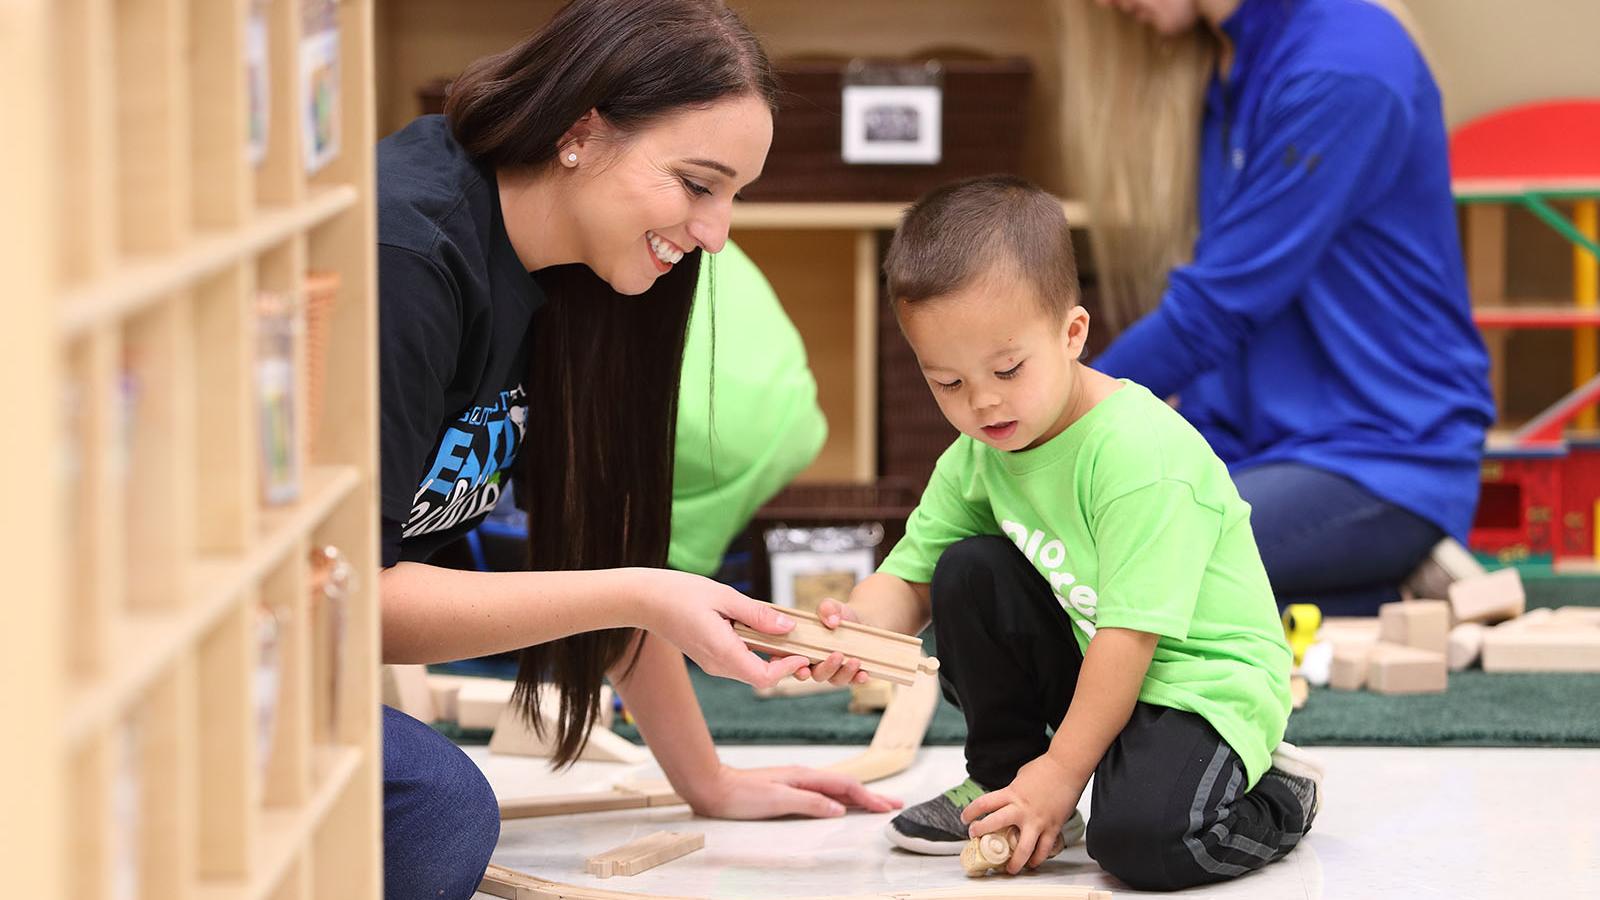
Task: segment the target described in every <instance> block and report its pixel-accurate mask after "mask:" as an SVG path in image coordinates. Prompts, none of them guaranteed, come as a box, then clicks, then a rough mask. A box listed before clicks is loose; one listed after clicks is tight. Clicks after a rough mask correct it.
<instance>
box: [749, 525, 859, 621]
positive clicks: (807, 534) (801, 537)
mask: <svg viewBox="0 0 1600 900" xmlns="http://www.w3.org/2000/svg"><path fill="white" fill-rule="evenodd" d="M882 541H883V526H882V525H878V524H876V523H873V524H867V525H860V526H845V527H834V526H824V527H815V528H787V527H779V528H774V529H771V530H769V531H768V532H767V533H766V536H765V543H766V545H767V568H768V571H769V573H770V574H771V581H772V602H773V603H774V604H776V605H778V606H787V607H791V608H794V609H801V610H804V611H806V612H816V609H817V604H819V603H821V602H822V601H823V600H826V599H829V598H832V599H834V600H838V601H839V602H840V603H843V602H845V601H846V600H848V599H849V598H850V589H851V588H853V587H855V586H856V583H857V582H859V581H861V580H862V579H864V578H866V577H867V576H868V575H871V574H872V572H873V569H874V568H875V567H876V563H877V550H876V548H877V546H878V544H879V543H881V542H882Z"/></svg>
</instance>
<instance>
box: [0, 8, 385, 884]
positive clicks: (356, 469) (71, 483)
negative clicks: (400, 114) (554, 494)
mask: <svg viewBox="0 0 1600 900" xmlns="http://www.w3.org/2000/svg"><path fill="white" fill-rule="evenodd" d="M3 6H4V10H3V12H0V78H3V80H4V83H5V84H6V85H7V97H8V103H9V104H10V108H11V111H12V112H13V113H14V114H16V115H18V116H22V117H23V119H22V120H19V121H24V120H25V121H26V123H27V124H26V125H25V126H19V127H15V128H6V129H3V130H0V209H3V210H4V211H5V214H4V216H0V223H3V224H0V236H3V239H0V265H3V267H4V271H5V272H6V278H7V288H8V296H9V298H10V302H9V304H8V308H9V309H10V310H11V313H12V315H11V316H10V317H9V319H8V346H9V347H12V349H11V350H8V352H7V353H5V354H3V355H0V356H3V361H0V367H3V371H4V374H5V375H6V376H7V381H8V383H10V384H11V385H13V387H15V388H18V389H16V390H13V391H10V392H8V394H7V397H6V400H5V401H4V402H5V404H6V406H5V410H6V413H7V420H8V421H10V422H12V423H14V426H15V427H20V428H26V429H27V432H28V439H27V440H25V441H11V442H7V446H8V449H7V451H5V452H7V453H13V452H18V453H20V452H23V451H24V450H25V452H26V454H27V456H26V458H22V457H17V458H13V457H11V456H8V457H7V458H6V460H5V461H6V464H7V470H8V471H11V472H14V473H19V474H21V475H22V476H23V477H20V478H19V479H17V481H18V484H17V492H16V493H15V494H14V495H13V497H12V498H11V499H12V501H13V503H14V504H15V505H14V506H13V508H14V509H16V510H23V509H25V510H26V513H25V515H26V521H27V525H26V527H25V528H23V529H20V530H18V532H17V533H16V534H12V533H10V532H8V534H7V547H8V552H14V553H16V554H17V555H16V556H15V557H13V558H14V559H16V560H18V561H19V565H17V566H15V567H13V571H12V578H13V581H12V587H13V589H14V590H15V591H16V592H17V596H18V597H19V598H26V600H25V602H19V603H17V604H15V609H13V610H12V615H10V616H9V617H8V620H7V625H6V628H4V629H0V633H3V635H4V636H3V637H0V659H3V660H5V663H4V665H5V666H6V669H5V674H6V677H7V679H8V680H9V683H12V684H27V685H28V686H29V687H28V690H25V691H21V692H18V693H17V696H16V697H15V699H16V700H17V701H18V704H19V705H17V706H14V707H8V713H10V714H11V715H12V716H13V717H14V719H13V720H14V721H16V722H18V723H26V728H27V729H28V736H27V739H25V740H8V741H6V742H5V745H4V750H3V751H0V753H3V756H0V762H3V763H4V769H5V771H7V772H8V773H11V775H10V776H9V777H8V778H7V781H6V791H5V796H6V798H7V803H8V805H10V806H11V808H13V809H25V810H27V815H26V827H22V828H16V829H10V830H8V832H7V839H6V840H5V841H3V842H0V847H3V848H4V849H0V860H3V861H4V863H5V869H6V871H7V873H8V874H7V884H6V893H7V894H8V895H11V896H17V897H36V898H52V900H54V898H67V900H89V898H102V897H117V896H138V897H144V898H162V900H167V898H175V900H226V898H240V900H269V898H270V900H309V898H329V900H332V898H338V900H346V898H350V900H375V898H377V897H379V896H380V894H381V893H382V889H383V874H382V857H381V853H380V851H379V841H380V834H381V826H382V823H381V809H382V802H381V799H382V798H381V789H380V776H381V773H380V768H379V765H378V759H379V746H378V745H379V727H378V726H379V720H378V716H379V709H380V706H379V703H378V684H377V674H378V620H377V601H376V596H377V594H376V591H377V583H378V577H377V576H378V573H377V567H376V560H377V519H376V514H375V512H374V511H375V510H376V502H377V501H376V490H375V480H376V476H377V450H376V448H377V390H376V383H375V375H376V370H377V365H376V343H377V342H376V278H375V274H376V273H375V240H376V236H375V229H374V222H375V216H374V203H373V177H374V172H373V163H372V154H371V152H370V148H371V146H372V143H373V140H374V131H375V127H374V121H375V117H374V106H373V101H374V97H373V78H372V70H373V48H372V34H373V30H372V19H373V3H372V0H339V2H337V3H333V4H329V5H328V6H326V7H319V9H322V10H323V11H325V12H328V13H330V14H331V22H330V24H336V25H337V33H336V36H335V37H332V38H331V40H330V41H329V42H328V43H329V44H330V45H332V46H337V48H338V53H339V56H340V66H339V67H338V70H337V80H336V81H335V80H332V79H333V70H332V69H331V68H329V69H323V70H321V72H322V76H323V78H324V79H326V80H323V81H321V82H319V84H320V87H321V88H322V91H321V99H322V100H323V103H322V104H321V105H320V108H321V109H322V110H324V111H330V112H334V113H336V114H337V116H338V118H339V120H340V123H341V132H340V142H341V145H342V148H343V152H341V153H339V154H338V155H337V157H335V158H333V159H332V160H331V161H329V162H328V163H327V164H326V165H325V166H323V167H322V168H320V169H319V170H318V171H316V172H315V173H314V174H308V170H307V167H306V166H305V165H304V163H303V152H304V151H303V149H302V148H303V146H304V144H303V138H304V137H306V134H305V132H304V131H303V129H305V128H308V127H309V125H307V124H305V123H303V122H302V120H301V113H302V104H301V102H300V100H301V98H302V90H301V86H302V68H301V49H302V43H301V37H302V35H303V34H304V33H306V24H307V20H306V19H305V18H304V17H303V13H305V12H306V11H307V10H308V9H310V8H311V7H312V5H311V4H310V3H308V2H307V0H117V2H111V0H9V2H7V3H5V4H3ZM318 21H322V20H318ZM252 25H254V26H260V27H257V28H252V27H251V26H252ZM314 30H318V31H320V26H319V28H318V29H314ZM247 33H253V34H255V35H256V36H257V37H263V38H264V40H262V41H255V42H252V41H251V40H250V39H249V38H247ZM257 49H262V50H264V55H261V54H257V53H255V52H254V51H255V50H257ZM260 62H264V63H265V66H264V68H263V67H262V66H260V65H256V63H260ZM252 72H254V73H255V74H257V75H262V76H264V77H265V84H263V83H262V82H261V81H259V80H258V81H257V82H256V83H255V84H254V87H257V88H259V87H263V86H264V87H265V88H266V90H265V91H253V90H252V87H253V86H252V81H251V78H252V74H251V73H252ZM252 96H255V97H257V98H259V99H261V100H264V101H265V103H266V105H265V106H258V107H256V108H257V109H258V110H261V111H262V112H263V113H264V117H258V118H256V119H255V121H256V122H257V123H262V122H264V123H265V125H266V130H265V132H258V133H261V134H264V136H265V143H264V144H262V145H260V146H261V150H262V154H261V157H260V162H259V164H255V163H253V162H252V161H251V154H250V147H251V138H250V128H251V123H252V113H251V105H250V104H251V98H252ZM312 271H318V272H326V273H329V274H330V275H332V276H335V277H337V287H336V288H335V289H334V290H333V291H332V292H331V293H329V292H324V294H323V296H333V295H336V296H337V297H338V301H337V303H334V304H331V305H327V304H325V305H324V306H325V308H326V309H327V310H328V314H327V316H326V318H325V322H324V324H325V331H324V332H323V335H324V336H325V339H326V341H327V342H328V344H329V345H330V346H332V347H336V348H337V352H336V353H332V354H329V356H328V359H327V361H326V364H325V370H324V372H323V373H322V374H321V375H320V376H319V377H321V378H322V379H324V381H325V384H326V412H325V415H324V416H323V420H322V422H321V423H320V424H321V428H320V429H317V430H318V432H319V439H318V443H317V447H316V450H315V452H314V454H312V455H310V456H309V458H307V457H305V456H304V455H302V456H301V457H300V466H299V472H298V478H299V484H298V490H297V491H296V492H295V494H296V496H295V499H293V500H292V501H291V502H288V503H286V504H284V505H276V506H269V505H267V504H266V503H265V502H263V500H262V496H261V477H260V473H261V470H262V465H263V461H262V452H263V451H262V448H261V446H260V443H261V438H262V431H261V422H260V417H259V415H258V407H257V402H256V399H257V380H256V379H257V376H258V369H257V367H256V366H255V360H256V357H257V321H256V318H255V314H254V310H255V299H256V298H257V296H258V295H259V294H260V293H262V292H273V293H277V294H282V295H302V294H303V292H304V289H305V286H306V279H307V276H308V274H309V273H310V272H312ZM303 341H304V336H303V333H302V334H301V335H300V336H299V337H298V338H297V339H295V340H294V341H293V343H292V350H291V354H292V356H291V358H292V359H293V362H294V369H293V371H294V374H295V376H296V378H297V383H295V384H293V385H291V387H290V390H291V391H292V392H293V401H294V402H293V404H292V407H293V409H294V410H295V411H296V413H295V415H296V418H297V420H298V421H297V422H296V423H295V433H296V434H299V435H301V436H309V434H310V433H311V432H312V431H313V429H312V427H311V424H312V423H310V422H308V421H307V420H306V419H305V410H306V407H307V403H306V397H305V390H306V387H307V386H306V384H305V374H306V373H305V362H306V359H305V356H306V347H305V346H304V342H303ZM326 546H333V547H337V548H338V549H339V550H340V552H341V553H342V554H343V557H344V559H345V561H346V570H347V571H346V572H345V574H347V575H348V576H349V577H348V578H345V577H343V575H341V576H340V577H338V578H332V577H331V573H332V571H333V570H332V569H329V568H327V567H326V563H327V561H323V562H321V563H315V564H314V562H313V557H312V551H313V549H314V548H322V547H326ZM324 575H326V576H330V578H327V579H322V580H321V581H320V582H319V583H320V584H321V585H322V586H323V587H325V588H326V590H321V591H319V593H320V594H321V595H322V596H321V597H320V599H319V598H316V597H314V591H313V582H314V579H318V578H319V577H320V576H324ZM335 582H337V585H336V584H335ZM274 624H275V626H276V631H275V632H274V630H273V625H274ZM336 659H337V660H338V661H337V662H335V660H336ZM269 686H270V687H271V690H270V691H269V690H267V688H268V687H269Z"/></svg>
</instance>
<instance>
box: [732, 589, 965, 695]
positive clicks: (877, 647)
mask: <svg viewBox="0 0 1600 900" xmlns="http://www.w3.org/2000/svg"><path fill="white" fill-rule="evenodd" d="M783 612H784V614H785V615H787V616H789V617H790V618H793V619H794V620H795V626H794V630H792V631H790V632H789V633H788V634H762V633H761V632H759V631H756V630H755V629H753V628H750V627H749V626H746V625H741V624H738V623H735V624H734V626H733V630H734V632H735V633H736V634H738V635H739V638H740V639H741V640H743V641H744V642H745V644H746V645H748V646H749V647H750V649H751V650H755V651H758V652H761V653H767V654H770V655H773V656H804V657H805V658H806V659H809V660H811V661H812V662H813V663H817V662H821V661H823V660H824V659H827V658H828V655H829V654H831V653H842V654H844V655H845V656H846V657H847V658H856V659H859V660H861V670H862V671H863V672H866V673H867V674H868V675H871V676H872V677H874V678H882V679H884V680H886V681H892V682H894V683H896V684H905V685H909V684H911V682H912V681H914V680H915V679H916V676H917V673H918V672H919V671H920V672H936V671H938V669H939V661H938V660H937V659H934V658H933V657H931V656H923V655H922V641H920V640H918V639H917V638H915V637H912V636H911V635H908V634H900V633H899V632H896V631H886V630H884V629H882V628H872V627H870V626H867V625H858V624H856V623H855V622H841V623H840V624H839V627H838V628H829V627H827V626H826V625H823V624H822V621H821V620H820V619H818V618H817V616H816V614H815V613H809V612H806V611H804V610H800V609H788V608H786V609H784V611H783Z"/></svg>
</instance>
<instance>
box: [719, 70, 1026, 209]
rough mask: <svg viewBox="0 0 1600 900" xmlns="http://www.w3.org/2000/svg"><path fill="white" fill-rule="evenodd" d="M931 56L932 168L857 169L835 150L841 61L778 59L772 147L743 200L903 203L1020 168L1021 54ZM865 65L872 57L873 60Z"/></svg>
mask: <svg viewBox="0 0 1600 900" xmlns="http://www.w3.org/2000/svg"><path fill="white" fill-rule="evenodd" d="M934 58H936V59H938V61H939V63H940V65H941V66H942V67H943V70H944V94H943V110H942V113H941V118H942V120H943V123H942V127H941V131H942V147H941V152H940V159H939V162H937V163H935V164H933V165H862V164H849V163H846V162H845V161H844V158H843V156H842V155H841V151H840V142H841V125H840V121H841V115H842V107H843V99H842V91H843V88H844V81H845V70H846V68H847V67H848V66H849V62H848V61H846V60H838V61H799V60H791V61H787V62H779V63H778V69H779V72H778V76H779V79H780V81H781V84H782V93H781V95H780V101H779V102H780V104H781V105H780V108H779V111H778V115H777V117H776V118H775V120H774V122H773V135H772V151H771V153H770V154H769V155H768V157H767V166H766V169H765V170H763V172H762V175H761V178H760V180H758V181H756V183H754V184H752V185H750V186H749V187H747V188H745V189H744V190H743V192H742V193H743V195H744V197H745V199H747V200H753V201H761V200H768V201H771V200H782V201H811V202H817V201H849V200H854V201H904V202H909V201H911V200H915V199H916V198H917V197H919V196H921V195H922V194H924V193H926V192H927V191H928V190H931V189H932V188H934V187H937V186H938V185H940V184H943V183H945V182H947V181H950V180H952V179H956V178H965V177H968V176H972V175H983V174H987V173H990V172H1011V173H1016V174H1021V170H1022V146H1023V138H1024V132H1025V131H1026V130H1027V102H1028V90H1029V88H1030V86H1031V84H1032V81H1033V66H1032V64H1031V63H1029V62H1028V60H1027V59H1025V58H1021V57H1016V58H1009V57H1008V58H1003V59H949V58H941V57H934ZM872 62H874V63H877V62H879V61H878V60H873V61H872Z"/></svg>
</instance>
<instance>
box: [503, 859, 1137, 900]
mask: <svg viewBox="0 0 1600 900" xmlns="http://www.w3.org/2000/svg"><path fill="white" fill-rule="evenodd" d="M478 890H480V891H483V892H484V893H485V894H491V895H493V896H495V897H502V898H504V900H708V898H705V897H684V896H678V895H667V894H630V893H627V892H625V891H608V890H605V889H603V888H585V887H577V886H575V885H570V884H559V883H557V882H554V881H545V880H544V879H543V878H536V877H534V876H532V875H528V874H526V873H523V872H518V871H517V870H516V869H508V868H506V867H504V866H490V867H489V871H487V872H485V873H484V875H483V883H482V884H480V885H479V886H478ZM968 897H971V898H982V900H1112V895H1111V892H1110V891H1103V890H1100V889H1099V888H1091V887H1084V886H1082V885H1075V884H1058V885H1044V884H996V885H993V886H990V885H982V886H979V885H972V886H968V887H958V888H938V889H934V890H928V891H884V892H882V893H876V894H854V895H850V896H844V897H812V898H805V900H965V898H968Z"/></svg>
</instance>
